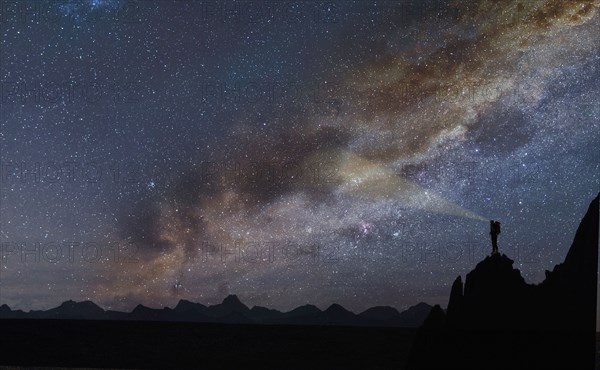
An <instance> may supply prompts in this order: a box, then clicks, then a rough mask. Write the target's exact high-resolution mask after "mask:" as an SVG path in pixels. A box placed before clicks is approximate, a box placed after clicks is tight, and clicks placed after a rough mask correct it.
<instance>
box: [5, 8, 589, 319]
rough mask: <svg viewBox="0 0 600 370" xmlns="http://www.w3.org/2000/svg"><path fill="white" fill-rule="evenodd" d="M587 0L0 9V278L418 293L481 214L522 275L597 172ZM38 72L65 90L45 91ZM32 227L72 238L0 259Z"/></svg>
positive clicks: (560, 241)
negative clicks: (46, 14)
mask: <svg viewBox="0 0 600 370" xmlns="http://www.w3.org/2000/svg"><path fill="white" fill-rule="evenodd" d="M219 4H220V5H219ZM223 4H225V5H223ZM599 8H600V1H591V0H588V1H573V0H570V1H550V0H547V1H532V0H530V1H517V0H515V1H508V0H507V1H501V2H497V1H473V2H469V3H468V4H467V3H465V4H463V5H457V4H455V3H454V2H444V1H425V2H419V4H418V5H417V3H414V2H397V1H388V2H385V1H384V2H377V3H368V2H350V1H343V2H327V3H317V2H305V3H304V2H296V3H293V4H292V3H290V4H286V5H281V6H279V7H275V6H274V5H273V8H268V9H267V7H266V5H264V4H263V5H258V4H257V3H252V4H250V3H247V2H246V3H244V2H242V3H240V2H231V3H215V2H201V1H200V2H191V1H190V2H185V1H178V2H166V1H157V2H144V3H132V2H126V1H93V2H81V3H80V4H78V6H71V7H69V8H65V7H64V6H63V7H59V9H58V10H56V14H55V15H56V16H57V17H58V20H57V21H53V22H49V21H48V20H47V19H46V21H45V20H44V19H42V17H39V18H38V19H18V16H17V15H14V14H13V13H6V12H5V15H6V14H9V15H10V17H13V18H10V17H9V18H10V19H4V20H5V21H4V22H3V23H2V58H3V59H2V65H1V68H2V69H1V72H2V73H1V75H2V81H3V82H4V85H3V86H4V87H3V106H2V125H3V126H2V137H1V139H2V163H3V177H2V180H3V182H2V219H1V222H2V225H1V226H2V238H3V240H2V241H3V242H4V249H3V251H4V254H5V255H7V256H6V258H5V260H4V261H3V267H2V271H1V273H2V275H1V278H2V286H1V291H0V300H1V302H2V303H8V304H9V305H11V307H13V306H14V307H18V308H24V309H29V308H41V307H48V306H51V305H54V304H57V303H59V302H60V301H62V300H66V299H76V300H77V299H92V300H94V301H95V302H97V303H99V304H101V305H102V306H104V307H111V308H120V309H126V308H132V307H134V306H135V305H136V304H138V303H143V304H147V305H150V306H157V307H160V306H166V305H170V306H172V305H173V304H175V303H176V302H177V301H178V300H179V299H181V298H186V299H189V300H192V301H198V302H202V303H215V302H219V301H220V300H222V299H223V297H224V296H225V295H227V294H229V293H235V294H237V295H238V296H239V297H240V298H241V300H242V301H244V302H245V303H247V304H249V305H262V306H269V307H273V308H279V309H289V308H293V307H295V306H298V305H301V304H305V303H312V304H316V305H318V306H321V307H326V306H327V305H329V304H331V303H333V302H336V303H340V304H342V305H344V306H345V307H347V308H349V309H352V310H355V311H360V310H362V309H365V308H367V307H370V306H375V305H391V306H395V307H398V308H406V307H408V306H410V305H413V304H416V303H418V302H419V301H426V302H428V303H442V302H446V300H447V295H448V293H449V286H448V284H449V283H450V282H451V281H452V280H453V279H454V278H455V277H456V276H457V275H459V274H464V273H465V272H468V271H469V270H470V269H471V268H472V267H473V266H474V264H475V263H476V262H477V261H478V260H479V259H481V258H482V257H483V256H484V255H485V254H488V253H489V252H490V251H491V247H490V245H489V244H490V243H489V240H488V239H489V235H488V234H487V233H488V229H487V228H488V227H489V224H488V220H489V219H490V218H494V219H499V220H501V222H502V225H503V232H502V235H501V236H500V241H499V245H500V249H501V252H503V253H506V254H507V255H508V256H510V257H511V258H513V259H515V265H516V267H517V268H519V269H521V271H522V273H523V274H524V276H525V278H526V280H527V281H530V282H539V281H541V280H542V279H543V271H544V269H551V268H552V267H553V266H554V265H555V264H556V263H559V262H561V261H562V259H563V258H564V256H565V255H566V251H567V249H568V247H569V246H570V242H571V241H572V237H573V236H574V232H575V229H576V225H577V223H578V222H579V219H580V218H581V217H582V216H583V212H584V210H585V209H586V207H587V203H588V202H589V201H590V200H591V199H592V197H593V196H594V195H595V193H597V192H598V190H599V181H598V180H599V175H598V174H599V173H600V171H599V168H598V166H599V163H600V161H599V160H600V154H599V151H598V146H599V144H600V130H599V128H600V127H599V126H600V125H599V123H598V119H599V117H600V108H599V107H600V104H599V103H600V102H599V99H598V96H600V94H599V93H600V91H599V88H598V83H597V81H598V78H599V77H600V71H599V69H598V66H599V63H600V45H599V43H600V41H599V40H600V15H599V14H598V12H599ZM44 11H45V10H44ZM49 11H54V10H49ZM39 12H40V14H41V13H42V12H43V11H42V10H39ZM11 14H12V15H11ZM14 17H17V18H14ZM94 17H95V18H94ZM92 18H93V19H94V21H91V19H92ZM49 84H50V85H52V84H53V85H52V86H54V87H56V86H57V85H58V86H61V87H62V88H64V87H65V86H68V87H70V88H71V90H68V91H70V92H71V94H60V96H59V97H58V98H57V99H49V98H48V95H49V93H48V92H47V90H44V89H45V86H47V85H49ZM23 85H26V86H28V87H29V90H28V91H29V93H21V92H20V90H18V87H22V86H23ZM98 86H102V88H100V89H99V88H98ZM90 87H93V89H92V88H90ZM32 89H34V90H35V91H37V92H39V93H40V95H42V97H41V98H39V96H38V98H39V99H34V98H35V97H34V96H32V93H31V90H32ZM90 90H91V92H90ZM53 91H54V90H53ZM60 91H62V92H64V89H63V90H60ZM98 91H101V92H103V94H102V93H98ZM86 94H88V95H86ZM89 94H91V95H92V96H93V97H95V98H96V99H91V98H90V95H89ZM86 96H87V98H86ZM50 162H52V163H53V164H56V165H57V166H59V167H61V168H62V169H63V171H62V172H60V176H58V175H57V172H56V170H55V168H56V167H52V168H51V169H50V170H48V171H50V175H48V174H44V173H42V172H40V173H39V174H38V175H39V176H38V177H39V178H41V179H40V181H37V180H38V178H37V177H36V176H35V175H31V172H32V171H33V172H35V170H32V168H35V164H36V163H41V165H42V167H43V168H46V169H48V168H50V167H51V166H48V163H50ZM67 163H74V164H73V167H74V168H75V170H74V172H73V174H75V173H77V174H78V175H79V177H77V178H75V177H76V176H75V175H73V176H68V175H67V174H66V172H67V171H66V170H64V167H65V166H66V164H67ZM91 163H92V164H94V165H95V167H93V171H97V172H93V171H92V170H90V164H91ZM23 167H25V168H26V169H27V171H25V172H26V173H25V174H23V172H22V168H23ZM80 167H81V168H80ZM48 171H47V172H48ZM90 171H92V172H93V173H92V174H90ZM98 173H101V174H102V176H96V177H94V174H98ZM52 175H54V177H53V176H52ZM90 178H91V179H92V180H94V179H95V180H97V181H92V180H90ZM51 180H56V181H51ZM129 180H131V181H129ZM49 241H52V242H54V243H57V244H60V245H62V246H63V248H62V252H63V253H66V252H65V251H69V250H70V251H72V254H71V255H68V256H67V258H62V259H60V261H53V262H49V261H48V258H47V255H48V253H49V252H48V253H46V252H47V250H43V252H44V253H46V255H42V256H41V257H39V256H38V257H39V258H38V260H33V259H34V256H29V260H28V261H23V258H22V257H23V256H22V253H21V250H20V249H19V248H21V247H19V245H21V246H22V245H27V247H28V248H30V249H35V248H36V247H35V245H39V244H35V243H42V245H43V243H49ZM65 243H66V244H65ZM69 243H70V244H69ZM90 243H92V245H93V248H90V247H89V246H90ZM57 244H54V245H57ZM65 245H70V246H71V248H70V249H69V248H67V247H65ZM86 246H87V247H86ZM49 249H50V250H51V252H52V253H54V254H56V249H57V248H56V247H54V249H52V248H49ZM116 251H119V253H120V257H121V258H120V260H118V261H117V259H118V258H117V257H116V254H117V252H116ZM95 252H99V255H98V256H96V255H95V254H94V253H95ZM42 254H43V253H42ZM50 254H51V253H50ZM66 254H68V253H66ZM69 256H70V259H69V258H68V257H69ZM123 256H125V257H126V258H123ZM96 257H97V258H96Z"/></svg>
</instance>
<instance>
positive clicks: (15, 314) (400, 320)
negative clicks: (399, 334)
mask: <svg viewBox="0 0 600 370" xmlns="http://www.w3.org/2000/svg"><path fill="white" fill-rule="evenodd" d="M430 310H431V306H430V305H428V304H427V303H419V304H417V305H415V306H412V307H410V308H409V309H407V310H406V311H403V312H399V311H398V310H396V309H395V308H393V307H389V306H377V307H372V308H369V309H368V310H366V311H364V312H362V313H360V314H355V313H353V312H351V311H348V310H346V309H345V308H344V307H342V306H340V305H339V304H332V305H331V306H329V307H328V308H327V309H326V310H324V311H322V310H320V309H319V308H317V307H316V306H313V305H304V306H300V307H297V308H295V309H293V310H291V311H289V312H281V311H278V310H274V309H269V308H265V307H260V306H254V307H252V308H249V307H248V306H246V305H245V304H243V303H242V302H241V301H240V300H239V298H238V297H237V296H236V295H229V296H227V297H226V298H225V299H224V300H223V302H222V303H219V304H216V305H212V306H205V305H203V304H201V303H194V302H190V301H187V300H184V299H182V300H180V301H179V303H177V305H176V306H175V308H169V307H165V308H162V309H156V308H150V307H146V306H143V305H141V304H140V305H137V306H136V307H135V308H134V309H133V311H131V312H119V311H111V310H108V311H105V310H103V309H102V308H101V307H99V306H98V305H96V304H95V303H94V302H92V301H83V302H75V301H72V300H69V301H66V302H63V303H62V304H61V305H60V306H58V307H56V308H52V309H49V310H46V311H29V312H23V311H22V310H14V311H13V310H11V309H10V307H9V306H7V305H5V304H4V305H2V306H0V319H70V320H145V321H189V322H201V323H222V324H278V325H280V324H281V325H285V324H293V325H346V326H390V327H406V328H416V327H419V326H421V324H422V323H423V322H424V320H425V318H426V317H427V315H428V314H429V311H430Z"/></svg>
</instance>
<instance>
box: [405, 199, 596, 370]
mask: <svg viewBox="0 0 600 370" xmlns="http://www.w3.org/2000/svg"><path fill="white" fill-rule="evenodd" d="M599 197H600V195H599V196H597V197H596V198H595V199H594V200H593V201H592V203H591V204H590V206H589V208H588V211H587V213H586V215H585V216H584V218H583V220H582V221H581V223H580V225H579V228H578V229H577V232H576V234H575V238H574V240H573V244H572V245H571V248H570V249H569V251H568V253H567V256H566V258H565V261H564V262H563V263H561V264H559V265H557V266H556V267H555V268H554V269H553V270H552V271H551V272H550V271H546V279H545V280H544V281H543V282H542V283H541V284H539V285H532V284H527V283H526V282H525V280H524V279H523V277H522V276H521V273H520V272H519V270H518V269H515V268H514V267H513V260H511V259H510V258H508V257H507V256H505V255H500V254H493V255H491V256H488V257H486V258H485V259H484V260H483V261H481V262H479V263H478V264H477V266H476V267H475V268H474V269H473V270H472V271H471V272H469V273H468V274H467V276H466V279H465V284H464V289H463V284H462V279H461V277H460V276H459V277H458V278H457V279H456V280H455V281H454V284H453V285H452V290H451V292H450V300H449V302H448V309H447V312H446V314H444V312H443V311H442V310H441V309H435V308H434V309H433V310H432V311H431V313H430V316H429V317H428V318H427V320H426V321H425V324H424V325H423V327H422V328H421V330H420V332H419V333H418V335H417V340H416V341H415V344H414V346H413V350H412V355H411V358H410V360H409V368H412V369H425V368H426V369H436V368H440V369H441V368H444V369H448V368H461V369H482V368H487V369H490V368H494V369H495V368H498V369H506V368H512V369H514V368H524V369H531V368H544V369H562V368H564V369H593V368H594V360H595V353H596V349H595V342H596V338H595V332H596V289H597V282H598V277H597V271H598V262H597V261H598V228H599V227H598V223H599V214H598V212H599ZM432 323H435V325H433V324H432ZM441 323H443V324H441Z"/></svg>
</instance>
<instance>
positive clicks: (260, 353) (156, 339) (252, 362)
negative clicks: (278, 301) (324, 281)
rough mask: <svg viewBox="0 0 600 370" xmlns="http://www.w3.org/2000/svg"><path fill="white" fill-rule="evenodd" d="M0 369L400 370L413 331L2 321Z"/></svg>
mask: <svg viewBox="0 0 600 370" xmlns="http://www.w3.org/2000/svg"><path fill="white" fill-rule="evenodd" d="M0 327H1V328H2V330H1V333H0V353H1V356H0V365H4V366H65V367H113V368H114V367H125V368H171V369H174V368H181V367H188V368H196V369H208V368H210V369H215V368H222V369H233V368H259V369H269V368H270V369H275V368H277V369H349V368H352V369H358V368H361V369H402V368H404V365H405V362H406V360H407V357H408V353H409V351H410V349H411V345H412V342H413V339H414V336H415V333H416V330H414V329H400V328H381V327H379V328H365V327H342V326H294V325H288V326H276V325H228V324H201V323H183V322H146V321H91V320H27V319H17V320H7V319H4V320H1V321H0Z"/></svg>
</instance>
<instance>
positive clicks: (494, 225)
mask: <svg viewBox="0 0 600 370" xmlns="http://www.w3.org/2000/svg"><path fill="white" fill-rule="evenodd" d="M498 234H500V222H498V221H494V220H490V235H491V236H492V254H496V253H498Z"/></svg>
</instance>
